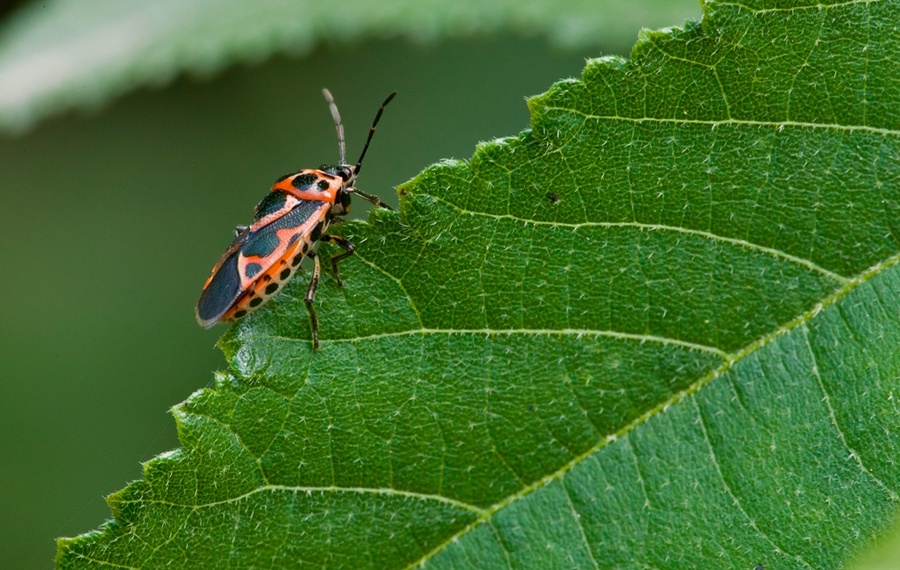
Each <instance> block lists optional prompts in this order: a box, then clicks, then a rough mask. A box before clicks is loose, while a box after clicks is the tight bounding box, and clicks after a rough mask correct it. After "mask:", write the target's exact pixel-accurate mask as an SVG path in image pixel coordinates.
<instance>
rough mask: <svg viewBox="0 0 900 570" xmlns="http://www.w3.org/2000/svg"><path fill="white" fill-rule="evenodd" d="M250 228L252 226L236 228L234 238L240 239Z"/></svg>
mask: <svg viewBox="0 0 900 570" xmlns="http://www.w3.org/2000/svg"><path fill="white" fill-rule="evenodd" d="M249 228H250V226H234V237H238V236H239V235H241V234H242V233H244V232H245V231H247V229H249Z"/></svg>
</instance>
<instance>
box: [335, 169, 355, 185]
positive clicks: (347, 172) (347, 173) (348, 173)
mask: <svg viewBox="0 0 900 570" xmlns="http://www.w3.org/2000/svg"><path fill="white" fill-rule="evenodd" d="M338 174H339V175H340V177H341V178H342V179H343V180H344V182H346V181H348V180H350V178H351V177H352V176H353V170H352V169H351V168H350V167H349V166H342V167H341V171H340V172H338Z"/></svg>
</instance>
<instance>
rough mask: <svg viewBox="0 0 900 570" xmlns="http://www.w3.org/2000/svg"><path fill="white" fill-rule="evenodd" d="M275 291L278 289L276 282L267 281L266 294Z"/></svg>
mask: <svg viewBox="0 0 900 570" xmlns="http://www.w3.org/2000/svg"><path fill="white" fill-rule="evenodd" d="M275 291H278V283H269V284H268V285H266V295H271V294H272V293H274V292H275Z"/></svg>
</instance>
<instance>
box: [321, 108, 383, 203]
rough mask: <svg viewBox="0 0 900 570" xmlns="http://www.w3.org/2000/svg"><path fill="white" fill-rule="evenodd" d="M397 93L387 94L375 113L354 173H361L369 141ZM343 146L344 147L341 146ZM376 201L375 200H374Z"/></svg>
mask: <svg viewBox="0 0 900 570" xmlns="http://www.w3.org/2000/svg"><path fill="white" fill-rule="evenodd" d="M396 95H397V92H396V91H394V92H393V93H391V94H390V95H388V96H387V99H385V100H384V103H382V104H381V107H378V112H377V113H375V120H374V121H372V127H371V128H370V129H369V136H368V137H367V138H366V146H364V147H363V150H362V154H360V155H359V160H357V161H356V168H355V169H354V171H353V173H354V175H358V174H359V169H360V168H362V161H363V158H365V156H366V151H367V150H369V143H370V142H372V135H374V134H375V127H377V126H378V121H380V120H381V114H382V113H383V112H384V108H385V107H387V104H388V103H390V102H391V99H393V98H394V97H395V96H396ZM334 112H335V113H337V107H335V111H334ZM341 148H343V147H341ZM341 164H343V160H341ZM379 202H380V200H379ZM373 203H374V202H373Z"/></svg>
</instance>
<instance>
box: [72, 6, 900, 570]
mask: <svg viewBox="0 0 900 570" xmlns="http://www.w3.org/2000/svg"><path fill="white" fill-rule="evenodd" d="M897 21H900V6H898V3H897V2H892V1H887V0H884V1H867V2H860V1H854V2H839V3H836V4H833V5H827V4H811V3H804V2H801V1H799V0H797V1H794V2H789V1H787V0H782V1H780V2H778V3H773V2H762V1H760V2H748V3H745V4H735V3H728V2H721V3H713V2H711V3H708V4H707V5H706V6H705V16H704V20H703V23H702V25H692V26H689V27H688V28H687V29H685V30H671V31H666V32H655V33H645V34H643V35H642V37H641V38H640V41H639V43H638V45H637V46H636V48H635V50H634V52H633V54H632V59H631V60H630V61H623V60H621V59H617V58H604V59H598V60H593V61H591V62H589V64H588V66H587V68H586V69H585V72H584V75H583V77H582V79H581V80H580V81H568V82H562V83H560V84H557V85H555V86H554V87H553V88H551V89H550V91H549V92H548V93H546V94H545V95H542V96H540V97H537V98H534V99H532V100H530V102H529V106H530V108H531V111H532V129H531V130H530V131H526V132H523V133H522V134H521V135H519V136H518V137H514V138H508V139H503V140H498V141H494V142H491V143H486V144H483V145H481V146H480V147H479V148H478V150H477V151H476V153H475V155H474V156H473V158H472V161H471V162H470V163H469V162H446V163H443V164H440V165H436V166H434V167H431V168H429V169H427V170H426V171H425V172H423V173H422V174H421V175H420V176H418V177H417V178H416V179H414V180H413V181H411V182H409V183H407V184H404V185H402V186H401V187H400V190H399V193H400V210H399V212H389V211H385V210H377V211H375V212H374V213H373V215H372V216H371V217H370V220H369V223H361V222H360V223H358V222H352V223H347V224H344V225H342V226H341V227H340V231H341V232H342V233H343V234H344V235H346V236H348V237H349V238H351V239H352V240H353V241H354V243H356V245H357V254H356V255H355V256H354V257H353V258H351V259H349V260H347V261H346V262H345V263H344V264H343V265H342V266H341V267H342V274H343V278H344V283H345V287H344V288H343V289H338V288H337V287H336V286H335V284H334V280H333V279H332V278H330V277H326V278H325V279H324V280H323V282H322V284H321V285H320V288H319V296H318V298H317V306H318V313H319V317H320V319H321V325H322V326H321V337H322V349H321V350H319V351H316V352H313V351H312V350H311V347H310V343H309V323H308V318H307V315H306V311H305V308H304V303H303V296H304V294H305V290H306V283H303V282H302V281H303V280H301V279H298V280H295V281H294V282H293V283H292V284H291V285H290V286H289V287H288V288H287V289H286V290H285V292H284V293H282V294H281V295H280V296H279V297H278V298H276V299H275V300H274V301H273V302H271V303H269V305H267V306H266V307H265V308H264V309H262V310H261V311H259V312H257V313H254V314H253V315H251V316H250V317H248V318H247V319H246V320H245V321H243V322H241V323H240V324H239V325H238V326H236V327H234V328H232V330H231V331H230V332H229V334H228V335H226V337H225V339H224V340H223V342H222V347H223V349H224V350H225V352H226V354H227V355H228V357H229V359H230V363H231V370H230V371H229V372H226V373H221V374H220V375H218V377H217V383H216V387H215V389H214V390H201V391H200V392H198V393H196V394H195V395H194V396H192V397H191V399H190V400H189V401H188V402H186V403H185V404H183V405H181V406H179V407H178V408H176V410H175V417H176V420H177V422H178V428H179V434H180V437H181V441H182V443H183V445H184V447H183V449H181V450H178V451H176V452H173V453H171V454H169V455H166V456H163V457H160V458H157V459H155V460H153V461H150V462H148V463H147V464H146V466H145V476H146V479H145V480H144V481H139V482H136V483H133V484H131V485H129V486H128V487H127V488H126V489H125V490H124V491H122V492H120V493H117V494H116V495H113V496H112V497H110V499H109V503H110V505H111V507H112V509H113V513H114V515H115V520H114V521H111V522H109V523H108V524H107V525H106V526H105V527H104V528H103V529H101V530H100V531H98V532H96V533H91V534H88V535H84V536H81V537H77V538H73V539H63V540H61V541H60V550H59V554H58V558H57V563H58V565H59V567H61V568H89V567H94V566H97V567H100V566H103V565H107V564H110V565H121V566H126V567H162V566H178V567H225V566H226V565H227V566H229V567H231V568H249V567H262V566H265V567H297V566H327V567H340V568H407V567H413V566H416V565H420V564H423V565H426V566H428V567H434V568H495V567H496V568H505V567H515V568H526V567H528V568H572V567H584V568H594V567H599V568H711V567H716V568H746V569H750V568H754V567H760V566H757V565H761V567H764V568H766V569H767V570H768V569H773V568H807V569H811V568H815V569H824V568H837V567H839V566H841V565H842V564H843V563H844V562H845V561H846V560H848V559H849V558H850V557H851V556H852V555H853V554H854V553H855V551H856V550H857V549H858V548H860V547H861V546H864V545H865V544H867V543H868V542H869V541H871V540H873V539H874V538H876V537H877V536H879V535H880V534H882V533H883V532H885V529H887V528H888V527H889V525H890V523H891V520H892V517H893V512H894V510H895V508H896V503H897V499H898V489H900V470H898V469H897V461H898V458H900V435H898V434H900V413H898V411H900V410H898V404H897V401H898V400H897V394H898V393H900V350H898V346H900V240H898V236H900V228H898V220H900V184H898V183H900V167H898V157H900V145H898V135H900V80H898V77H900V55H898V54H900V31H898V28H897V26H896V22H897Z"/></svg>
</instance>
